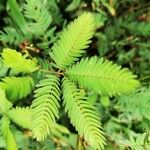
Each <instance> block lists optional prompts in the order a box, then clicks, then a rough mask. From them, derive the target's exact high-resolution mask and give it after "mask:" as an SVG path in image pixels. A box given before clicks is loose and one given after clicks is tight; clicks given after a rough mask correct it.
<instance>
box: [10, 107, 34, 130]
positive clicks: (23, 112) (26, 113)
mask: <svg viewBox="0 0 150 150" xmlns="http://www.w3.org/2000/svg"><path fill="white" fill-rule="evenodd" d="M8 117H9V118H10V119H11V120H12V121H13V122H15V123H16V124H17V125H19V126H21V127H23V128H26V129H31V109H30V108H29V107H26V108H25V107H23V108H21V107H16V108H13V109H11V110H10V111H9V112H8Z"/></svg>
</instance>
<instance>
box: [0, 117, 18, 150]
mask: <svg viewBox="0 0 150 150" xmlns="http://www.w3.org/2000/svg"><path fill="white" fill-rule="evenodd" d="M9 124H10V121H9V119H8V118H7V117H3V118H2V126H1V130H2V133H3V136H4V138H5V140H6V145H7V150H17V149H18V148H17V144H16V141H15V138H14V135H13V133H12V132H11V130H10V126H9Z"/></svg>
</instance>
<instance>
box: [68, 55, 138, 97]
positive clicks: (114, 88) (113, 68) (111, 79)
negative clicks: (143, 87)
mask: <svg viewBox="0 0 150 150" xmlns="http://www.w3.org/2000/svg"><path fill="white" fill-rule="evenodd" d="M66 75H68V76H69V78H71V80H73V81H75V82H77V83H79V85H82V86H83V87H85V88H87V89H88V90H93V91H95V92H97V93H100V94H101V95H109V96H112V95H116V94H121V93H126V92H130V91H132V90H133V89H135V88H136V87H138V86H139V82H138V81H137V80H136V79H135V77H136V76H135V75H133V74H131V72H129V71H128V70H127V69H121V67H120V66H117V65H116V64H112V62H109V61H107V60H105V61H104V60H103V59H98V58H97V57H92V58H90V59H88V58H86V59H82V60H81V61H80V62H79V63H77V64H76V65H74V66H72V67H71V68H69V69H68V70H67V71H66Z"/></svg>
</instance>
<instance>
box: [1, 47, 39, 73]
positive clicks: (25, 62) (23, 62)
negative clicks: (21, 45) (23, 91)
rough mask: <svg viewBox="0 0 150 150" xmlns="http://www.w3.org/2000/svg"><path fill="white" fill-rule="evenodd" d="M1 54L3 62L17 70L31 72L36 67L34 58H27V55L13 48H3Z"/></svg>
mask: <svg viewBox="0 0 150 150" xmlns="http://www.w3.org/2000/svg"><path fill="white" fill-rule="evenodd" d="M1 55H2V58H3V62H4V64H5V65H6V66H8V67H10V68H12V69H14V70H16V71H17V72H23V73H31V72H33V71H35V70H37V69H38V67H37V64H36V62H35V60H31V59H27V57H28V55H22V54H21V53H19V52H17V51H15V50H12V49H9V48H7V49H4V50H3V52H2V54H1Z"/></svg>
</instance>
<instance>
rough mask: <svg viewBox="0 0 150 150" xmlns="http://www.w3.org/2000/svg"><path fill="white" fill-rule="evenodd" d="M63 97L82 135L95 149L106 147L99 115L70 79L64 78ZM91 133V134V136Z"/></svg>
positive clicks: (70, 115) (73, 122)
mask: <svg viewBox="0 0 150 150" xmlns="http://www.w3.org/2000/svg"><path fill="white" fill-rule="evenodd" d="M63 99H64V105H65V110H66V111H67V112H68V116H69V117H70V119H71V123H72V124H73V125H74V126H75V128H76V130H77V131H78V132H79V134H80V136H81V137H82V136H83V137H84V138H85V140H87V142H88V143H89V144H90V145H91V146H93V147H94V148H95V149H104V144H105V138H104V136H103V134H104V133H103V131H101V129H102V126H101V124H100V122H99V117H98V115H97V114H96V113H95V111H94V108H93V107H92V106H90V104H88V102H87V101H86V97H85V95H84V93H82V92H80V90H79V89H78V88H77V87H76V85H75V84H74V83H73V82H71V81H70V80H68V79H65V78H64V80H63ZM89 135H90V136H89Z"/></svg>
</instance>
